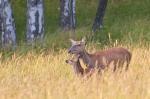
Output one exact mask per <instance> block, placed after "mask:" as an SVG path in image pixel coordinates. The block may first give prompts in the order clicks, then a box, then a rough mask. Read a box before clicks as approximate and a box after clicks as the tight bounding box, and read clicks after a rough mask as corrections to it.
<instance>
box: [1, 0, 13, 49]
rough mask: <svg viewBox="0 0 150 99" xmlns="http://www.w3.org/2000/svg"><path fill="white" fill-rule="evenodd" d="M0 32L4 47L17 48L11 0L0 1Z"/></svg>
mask: <svg viewBox="0 0 150 99" xmlns="http://www.w3.org/2000/svg"><path fill="white" fill-rule="evenodd" d="M0 32H1V45H2V47H4V48H6V47H13V48H15V47H16V28H15V22H14V18H13V14H12V9H11V5H10V2H9V0H0Z"/></svg>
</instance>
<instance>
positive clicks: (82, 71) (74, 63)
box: [65, 56, 93, 76]
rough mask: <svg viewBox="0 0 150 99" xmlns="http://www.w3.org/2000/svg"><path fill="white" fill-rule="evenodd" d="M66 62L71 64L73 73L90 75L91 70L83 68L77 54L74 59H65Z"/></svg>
mask: <svg viewBox="0 0 150 99" xmlns="http://www.w3.org/2000/svg"><path fill="white" fill-rule="evenodd" d="M65 62H66V63H67V64H70V65H72V67H73V70H74V73H75V75H77V76H84V75H86V76H91V75H92V73H93V71H90V70H89V69H88V68H86V69H84V68H83V67H82V66H81V64H80V60H79V56H77V57H76V58H75V59H68V60H66V61H65Z"/></svg>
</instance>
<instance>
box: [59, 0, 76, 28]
mask: <svg viewBox="0 0 150 99" xmlns="http://www.w3.org/2000/svg"><path fill="white" fill-rule="evenodd" d="M75 25H76V18H75V0H60V27H61V29H62V30H63V31H66V30H75Z"/></svg>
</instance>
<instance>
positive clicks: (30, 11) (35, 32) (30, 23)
mask: <svg viewBox="0 0 150 99" xmlns="http://www.w3.org/2000/svg"><path fill="white" fill-rule="evenodd" d="M43 38H44V15H43V0H27V33H26V41H27V43H29V44H32V43H34V42H35V41H39V42H41V41H43Z"/></svg>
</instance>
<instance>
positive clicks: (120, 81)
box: [0, 0, 150, 99]
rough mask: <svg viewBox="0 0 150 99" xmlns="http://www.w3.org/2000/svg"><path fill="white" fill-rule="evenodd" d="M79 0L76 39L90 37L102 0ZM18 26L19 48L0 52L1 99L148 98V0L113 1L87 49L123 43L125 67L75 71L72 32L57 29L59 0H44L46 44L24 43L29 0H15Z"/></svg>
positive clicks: (92, 49)
mask: <svg viewBox="0 0 150 99" xmlns="http://www.w3.org/2000/svg"><path fill="white" fill-rule="evenodd" d="M76 1H77V9H76V11H77V29H76V32H75V36H76V37H75V38H76V39H79V38H81V37H83V36H87V35H88V36H89V34H90V33H91V27H92V23H93V20H94V17H95V13H96V8H97V4H98V0H76ZM11 3H12V8H13V13H14V17H15V22H16V29H17V49H16V51H1V52H0V99H150V77H149V74H150V57H149V55H150V47H149V46H150V13H149V12H150V8H149V7H150V0H143V1H141V0H110V1H108V6H107V10H106V13H105V17H104V27H103V29H101V30H100V31H97V32H96V35H95V40H94V41H90V40H88V42H87V47H86V49H88V51H89V52H94V51H96V50H101V49H105V48H109V47H114V46H123V47H125V48H128V49H129V50H130V51H131V52H132V56H133V57H132V60H131V64H130V66H129V70H128V71H127V72H122V73H119V72H116V73H112V72H111V71H106V72H104V73H103V75H101V76H98V75H96V74H95V75H93V76H92V77H91V78H89V79H87V78H82V77H76V76H74V73H73V72H72V68H71V66H70V65H67V64H66V63H65V60H66V59H68V58H70V57H71V56H70V55H69V54H68V53H67V52H66V49H67V48H69V46H70V42H69V35H68V33H62V32H60V30H59V0H44V8H45V34H46V36H45V37H46V38H45V43H44V44H43V46H42V47H41V46H38V45H37V46H35V47H34V48H33V47H28V46H24V39H25V38H24V37H25V29H26V2H25V0H11Z"/></svg>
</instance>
